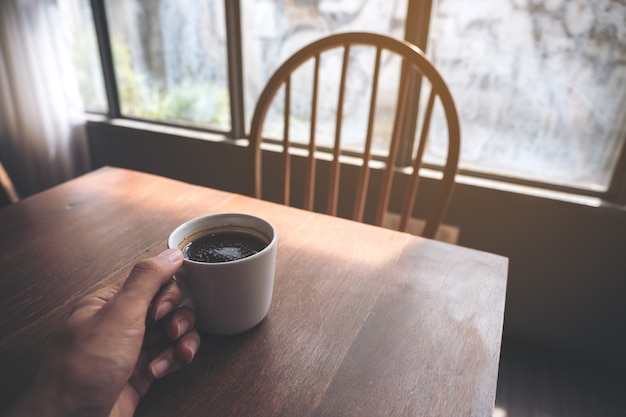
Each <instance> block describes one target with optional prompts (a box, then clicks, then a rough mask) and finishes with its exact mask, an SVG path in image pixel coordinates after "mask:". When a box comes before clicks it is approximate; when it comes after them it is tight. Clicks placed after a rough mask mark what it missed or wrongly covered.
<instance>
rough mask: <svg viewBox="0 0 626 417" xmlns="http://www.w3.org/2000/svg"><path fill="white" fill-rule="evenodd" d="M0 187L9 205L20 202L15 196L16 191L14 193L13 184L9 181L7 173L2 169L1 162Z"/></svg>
mask: <svg viewBox="0 0 626 417" xmlns="http://www.w3.org/2000/svg"><path fill="white" fill-rule="evenodd" d="M0 185H2V188H3V190H4V192H5V194H6V195H7V197H8V198H9V201H10V202H11V203H17V202H18V201H20V197H19V195H18V194H17V191H15V187H14V186H13V182H12V181H11V178H10V177H9V174H8V173H7V171H6V170H5V169H4V165H3V164H2V161H0Z"/></svg>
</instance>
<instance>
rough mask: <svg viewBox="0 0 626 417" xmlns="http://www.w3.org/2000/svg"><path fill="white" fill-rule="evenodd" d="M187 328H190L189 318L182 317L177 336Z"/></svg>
mask: <svg viewBox="0 0 626 417" xmlns="http://www.w3.org/2000/svg"><path fill="white" fill-rule="evenodd" d="M187 330H189V320H186V319H181V320H180V321H179V322H178V329H177V333H176V337H181V336H182V335H183V334H185V332H186V331H187Z"/></svg>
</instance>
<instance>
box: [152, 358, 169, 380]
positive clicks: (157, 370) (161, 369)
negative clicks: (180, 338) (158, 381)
mask: <svg viewBox="0 0 626 417" xmlns="http://www.w3.org/2000/svg"><path fill="white" fill-rule="evenodd" d="M169 368H170V362H169V361H168V360H167V359H161V360H159V361H157V362H156V363H155V364H154V365H152V369H151V371H152V375H153V376H154V377H155V378H161V377H162V376H163V375H165V374H166V373H167V370H168V369H169Z"/></svg>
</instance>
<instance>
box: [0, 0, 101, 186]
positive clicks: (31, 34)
mask: <svg viewBox="0 0 626 417" xmlns="http://www.w3.org/2000/svg"><path fill="white" fill-rule="evenodd" d="M62 28H63V24H62V21H61V16H60V14H59V11H58V7H57V3H56V1H55V0H2V1H0V159H1V160H2V162H3V163H4V165H5V167H6V169H7V171H8V172H9V175H10V176H11V177H12V179H13V182H14V183H15V186H16V188H17V190H18V192H19V193H20V195H21V196H22V197H24V196H27V195H30V194H33V193H36V192H38V191H41V190H43V189H46V188H48V187H51V186H53V185H56V184H59V183H61V182H63V181H66V180H68V179H70V178H72V177H74V176H76V175H79V174H81V173H83V172H85V171H87V170H88V168H89V157H88V152H87V139H86V130H85V120H84V113H83V106H82V103H81V98H80V95H79V92H78V85H77V81H76V77H75V74H74V71H73V68H72V63H71V60H70V55H69V50H68V49H67V48H66V47H65V46H64V36H65V35H64V33H63V29H62Z"/></svg>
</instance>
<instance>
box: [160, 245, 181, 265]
mask: <svg viewBox="0 0 626 417" xmlns="http://www.w3.org/2000/svg"><path fill="white" fill-rule="evenodd" d="M159 256H162V257H163V258H165V259H167V260H169V261H170V262H178V261H179V260H180V258H182V256H183V254H182V252H181V251H180V250H178V249H176V248H171V249H167V250H165V251H163V252H161V254H160V255H159Z"/></svg>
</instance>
